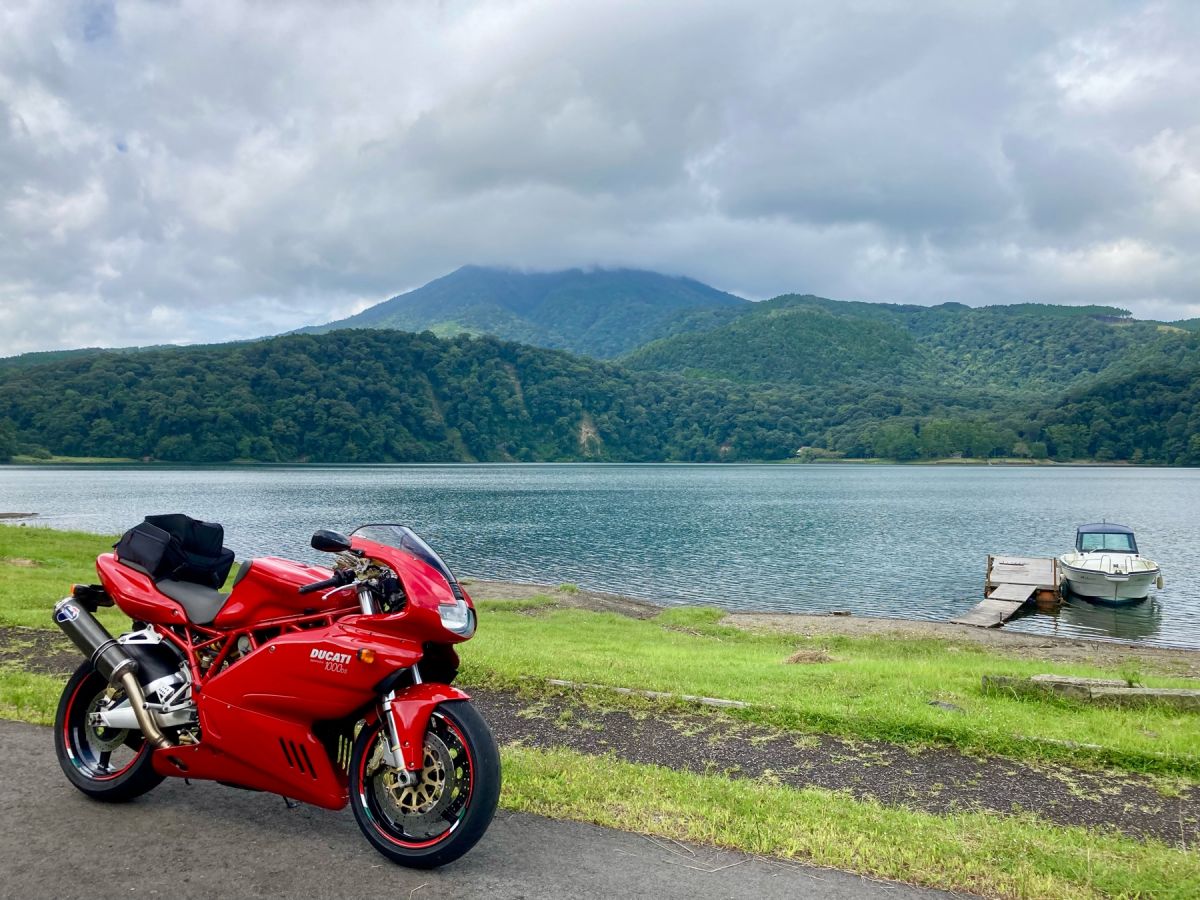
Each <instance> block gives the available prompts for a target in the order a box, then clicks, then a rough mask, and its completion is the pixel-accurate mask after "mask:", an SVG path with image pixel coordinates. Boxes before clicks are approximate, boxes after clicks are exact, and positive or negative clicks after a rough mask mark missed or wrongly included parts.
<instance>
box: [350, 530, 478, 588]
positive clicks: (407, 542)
mask: <svg viewBox="0 0 1200 900" xmlns="http://www.w3.org/2000/svg"><path fill="white" fill-rule="evenodd" d="M354 536H357V537H361V538H363V539H364V540H368V541H373V542H374V543H376V544H384V545H385V546H388V547H395V548H396V549H397V550H403V551H404V552H405V553H407V554H409V555H410V556H415V557H416V558H417V559H419V560H421V561H422V562H424V563H426V564H428V565H429V566H431V567H432V568H434V569H436V570H437V571H438V573H439V574H441V576H442V577H443V578H445V579H446V583H447V584H448V585H450V588H451V589H452V590H453V591H454V595H455V596H458V595H459V587H458V579H456V578H455V577H454V575H453V573H451V571H450V567H449V566H447V565H446V563H445V561H444V560H443V559H442V558H441V557H440V556H438V555H437V551H435V550H434V549H433V548H432V547H430V546H429V545H428V544H427V543H425V541H424V539H422V537H421V536H420V535H419V534H417V533H416V532H415V531H413V530H412V529H411V528H409V527H408V526H407V525H391V524H386V523H375V524H370V525H362V526H360V527H358V528H356V529H354V531H352V532H351V537H354Z"/></svg>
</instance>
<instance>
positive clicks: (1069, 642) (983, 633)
mask: <svg viewBox="0 0 1200 900" xmlns="http://www.w3.org/2000/svg"><path fill="white" fill-rule="evenodd" d="M460 581H461V583H462V584H463V586H464V587H465V588H466V589H467V592H468V593H469V594H470V595H471V598H472V599H473V600H476V601H483V602H488V601H494V602H500V603H504V602H516V601H519V600H528V599H529V598H531V597H546V598H549V599H551V600H553V601H554V604H555V605H556V606H559V607H563V608H568V609H583V610H588V611H591V612H607V613H614V614H616V615H621V616H627V617H629V618H635V619H650V618H653V617H655V616H657V615H658V614H659V613H660V612H662V611H663V610H666V609H671V608H672V607H670V606H665V605H661V604H656V603H653V602H651V601H649V600H641V599H638V598H635V597H626V596H622V595H620V594H610V593H606V592H603V591H592V590H587V589H585V588H579V587H574V586H572V588H568V589H566V590H564V589H563V588H562V587H561V586H557V587H556V586H554V585H547V584H535V583H530V582H515V581H494V580H490V579H486V578H472V577H470V576H466V577H464V578H462V579H460ZM688 605H691V604H688ZM714 608H717V607H714ZM721 611H722V612H724V613H725V617H724V618H723V619H722V620H721V621H722V624H726V625H732V626H734V627H737V628H742V629H745V630H747V631H765V632H771V633H775V634H785V635H786V634H793V635H795V636H796V637H798V638H812V637H851V638H854V637H884V638H888V637H891V638H899V639H921V638H933V639H940V640H946V641H957V642H962V643H971V644H978V645H980V646H981V647H983V648H985V649H988V650H993V651H995V652H998V653H1005V654H1008V655H1011V656H1017V657H1021V658H1026V659H1040V660H1045V661H1047V662H1086V663H1093V664H1096V665H1100V666H1119V665H1121V664H1122V663H1124V662H1129V661H1136V662H1139V663H1145V664H1147V665H1149V666H1150V667H1152V668H1154V669H1155V670H1157V671H1160V672H1163V673H1164V674H1171V675H1182V676H1184V677H1189V678H1200V648H1185V647H1154V646H1145V645H1142V644H1136V643H1132V642H1129V641H1119V640H1098V639H1094V638H1072V637H1062V636H1059V635H1039V634H1027V633H1025V632H1019V631H1005V630H1004V629H1003V628H976V627H974V626H971V625H956V624H954V623H953V622H937V621H927V620H924V619H892V618H883V617H875V616H855V615H834V614H832V613H824V614H817V613H779V612H753V611H749V610H736V609H724V608H721Z"/></svg>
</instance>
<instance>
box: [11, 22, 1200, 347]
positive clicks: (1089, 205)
mask: <svg viewBox="0 0 1200 900" xmlns="http://www.w3.org/2000/svg"><path fill="white" fill-rule="evenodd" d="M1045 6H1047V7H1048V8H1047V9H1038V8H1036V7H1035V6H1030V5H1028V4H1012V3H1008V2H994V3H975V4H961V3H954V2H945V3H941V4H938V3H934V4H922V5H920V6H919V7H915V8H914V7H913V5H912V4H906V3H900V2H883V0H879V2H853V3H832V2H831V3H826V4H804V5H797V4H793V3H769V2H768V3H759V4H754V5H751V6H746V5H744V4H732V3H715V2H699V0H678V2H661V3H656V4H635V3H613V2H611V0H608V2H600V0H579V2H574V3H570V4H563V3H553V2H549V0H537V2H533V0H529V2H513V3H505V4H495V3H488V4H479V5H470V4H436V3H428V4H394V3H382V2H380V3H373V2H358V3H347V4H327V3H319V2H312V3H290V4H271V3H221V2H206V3H199V2H187V0H185V2H180V3H174V4H164V3H149V2H147V3H137V2H129V3H121V4H116V5H114V4H112V3H106V2H92V3H85V4H79V3H67V2H62V3H57V4H56V3H50V2H29V3H21V2H16V3H8V4H5V5H4V7H3V8H2V9H0V353H15V352H21V351H24V350H30V349H43V348H51V347H62V346H79V345H95V344H105V345H119V344H132V343H157V342H166V341H197V340H213V339H225V338H237V337H250V336H254V335H259V334H266V333H272V332H276V331H280V330H284V329H287V328H291V327H295V326H299V325H303V324H308V323H311V322H318V321H322V320H326V319H330V318H334V317H338V316H341V315H345V314H347V313H349V312H351V311H354V310H355V309H358V308H361V307H362V306H365V305H367V304H369V303H372V302H377V301H379V300H382V299H384V298H386V297H388V296H390V295H392V294H394V293H396V292H398V291H400V290H404V289H407V288H410V287H414V286H416V285H419V284H421V283H423V282H425V281H427V280H429V279H430V278H433V277H436V276H438V275H440V274H443V273H444V272H446V271H448V270H450V269H452V268H454V267H456V266H458V265H461V264H464V263H481V264H502V265H515V266H524V267H529V268H555V267H560V266H571V265H629V266H641V267H647V268H654V269H659V270H662V271H667V272H673V273H681V274H688V275H692V276H694V277H697V278H700V279H703V280H705V281H708V282H710V283H712V284H714V285H716V286H718V287H722V288H725V289H728V290H733V291H737V292H741V293H743V294H745V295H747V296H753V297H764V296H771V295H774V294H777V293H782V292H784V291H792V290H795V291H811V292H814V293H821V294H825V295H828V296H833V297H840V298H847V299H851V298H853V299H870V300H894V301H903V302H920V303H934V302H941V301H943V300H960V301H963V302H967V303H974V304H978V303H998V302H1012V301H1023V300H1043V301H1050V302H1065V303H1093V302H1103V303H1115V304H1119V305H1123V306H1126V307H1129V308H1131V309H1133V310H1135V312H1137V313H1138V314H1140V315H1145V316H1153V317H1158V318H1180V317H1185V316H1195V315H1200V71H1198V70H1200V63H1198V62H1197V57H1196V55H1195V53H1194V51H1193V48H1194V47H1195V46H1196V44H1197V40H1198V39H1200V7H1197V6H1196V5H1195V4H1191V3H1187V2H1183V0H1180V2H1177V3H1170V2H1166V3H1148V4H1135V3H1124V2H1109V3H1105V2H1064V3H1059V4H1054V5H1053V6H1052V8H1051V7H1049V5H1045Z"/></svg>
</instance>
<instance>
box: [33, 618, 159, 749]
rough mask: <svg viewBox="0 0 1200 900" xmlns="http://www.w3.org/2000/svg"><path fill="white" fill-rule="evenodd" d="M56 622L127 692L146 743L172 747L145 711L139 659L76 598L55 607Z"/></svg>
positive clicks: (104, 674)
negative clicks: (139, 677) (129, 652)
mask: <svg viewBox="0 0 1200 900" xmlns="http://www.w3.org/2000/svg"><path fill="white" fill-rule="evenodd" d="M54 621H55V623H57V625H58V627H59V628H61V629H62V630H63V633H64V634H65V635H66V636H67V637H69V638H70V639H71V643H73V644H74V645H75V646H76V647H78V648H79V651H80V652H81V653H82V654H83V655H84V656H86V657H87V658H88V662H90V663H91V664H92V665H93V666H94V667H95V669H96V671H97V672H99V673H100V675H101V677H102V678H104V680H105V681H107V682H108V683H109V684H111V685H112V686H113V687H119V688H121V689H122V690H123V691H125V696H126V697H128V698H129V705H130V706H131V707H132V708H133V715H134V718H136V719H137V722H138V727H139V728H141V730H142V734H144V735H145V736H146V740H148V741H149V742H150V743H151V744H153V745H154V746H156V747H173V746H174V744H172V743H171V741H170V740H168V739H167V736H166V735H165V734H163V733H162V729H161V728H159V727H158V723H157V722H156V721H154V717H153V716H152V715H150V710H148V709H146V696H145V694H143V693H142V686H141V685H140V684H139V683H138V680H137V671H138V664H137V660H135V659H134V658H133V657H132V656H130V655H129V654H128V653H126V652H125V648H124V647H122V646H121V644H120V643H119V642H118V641H117V639H116V638H114V637H113V636H112V635H111V634H109V633H108V630H107V629H106V628H105V627H104V626H103V625H101V624H100V623H99V622H97V621H96V618H95V616H93V615H92V614H91V613H90V612H88V611H87V610H86V609H84V608H83V606H81V605H80V604H79V602H78V601H77V600H75V598H74V597H65V598H63V599H62V600H59V601H58V603H56V604H55V605H54Z"/></svg>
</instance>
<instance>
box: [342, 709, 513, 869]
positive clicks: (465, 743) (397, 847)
mask: <svg viewBox="0 0 1200 900" xmlns="http://www.w3.org/2000/svg"><path fill="white" fill-rule="evenodd" d="M384 741H386V737H385V736H384V733H383V729H382V727H381V726H380V724H379V723H378V722H375V723H374V724H372V725H367V726H365V727H363V729H362V730H361V731H360V732H359V734H358V737H357V738H356V739H355V741H354V750H353V753H352V754H351V757H350V807H351V809H353V810H354V818H355V821H357V822H358V827H359V828H360V829H361V830H362V833H363V835H364V836H365V837H366V838H367V840H368V841H370V842H371V845H372V846H373V847H374V848H375V849H376V850H378V851H379V852H380V853H382V854H383V855H384V856H386V857H387V858H388V859H390V860H391V861H392V862H395V863H399V864H400V865H403V866H409V867H412V868H417V869H432V868H435V867H437V866H442V865H445V864H446V863H449V862H453V861H454V860H456V859H458V858H459V857H460V856H462V855H463V854H464V853H466V852H467V851H468V850H470V849H471V848H472V847H474V846H475V844H476V843H478V841H479V839H480V838H481V837H483V833H484V832H485V831H487V828H488V825H490V824H491V821H492V816H494V815H495V813H496V804H497V803H498V801H499V799H500V754H499V751H498V750H497V749H496V741H495V739H494V738H493V737H492V733H491V732H490V731H489V730H488V727H487V724H486V723H485V722H484V721H483V717H482V716H480V715H479V713H478V712H477V711H476V710H475V707H474V706H472V705H471V704H470V703H469V702H468V701H466V700H455V701H451V702H447V703H442V704H440V705H439V706H438V707H437V709H435V710H434V711H433V715H432V717H431V718H430V720H429V728H428V729H427V730H426V732H425V747H424V756H423V760H422V762H423V765H422V768H421V770H420V771H419V772H418V780H417V783H416V784H415V785H412V786H404V785H403V784H401V783H400V782H399V780H398V779H397V777H396V770H395V769H392V768H391V767H389V766H387V765H386V764H385V763H384V762H383V760H382V755H383V749H384Z"/></svg>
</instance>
